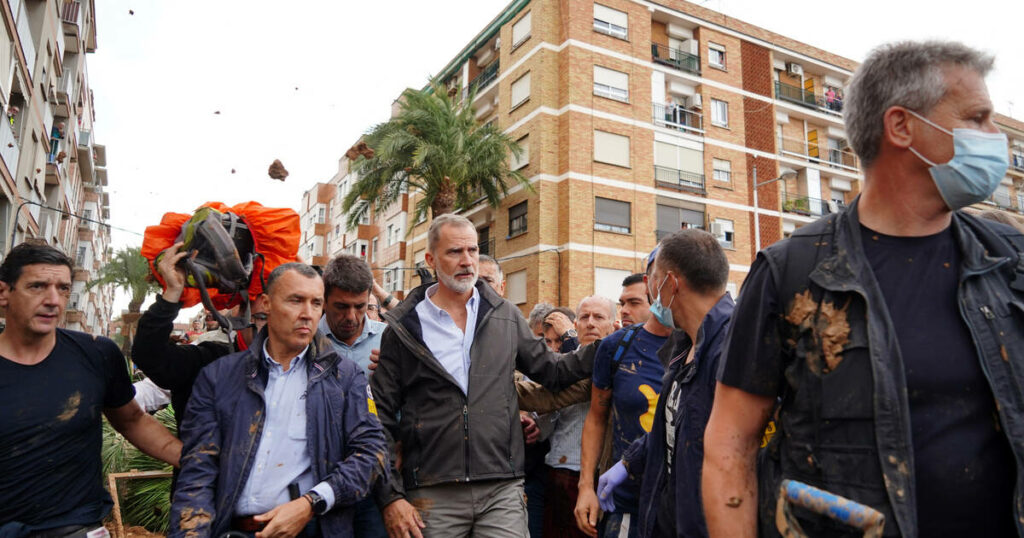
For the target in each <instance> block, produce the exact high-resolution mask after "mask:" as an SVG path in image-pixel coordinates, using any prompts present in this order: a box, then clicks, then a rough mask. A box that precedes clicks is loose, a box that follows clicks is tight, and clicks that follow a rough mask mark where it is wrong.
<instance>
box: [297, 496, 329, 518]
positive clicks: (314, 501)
mask: <svg viewBox="0 0 1024 538" xmlns="http://www.w3.org/2000/svg"><path fill="white" fill-rule="evenodd" d="M303 498H305V499H306V500H307V501H309V504H310V505H312V507H313V513H314V514H316V515H318V516H322V515H324V513H325V512H327V500H326V499H324V498H323V497H321V496H320V494H319V493H317V492H316V491H313V490H310V491H309V493H306V494H305V495H303Z"/></svg>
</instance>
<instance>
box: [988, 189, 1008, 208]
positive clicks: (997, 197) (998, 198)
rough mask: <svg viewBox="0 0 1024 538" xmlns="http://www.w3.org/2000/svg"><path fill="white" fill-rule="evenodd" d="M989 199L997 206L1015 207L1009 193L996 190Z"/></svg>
mask: <svg viewBox="0 0 1024 538" xmlns="http://www.w3.org/2000/svg"><path fill="white" fill-rule="evenodd" d="M989 201H991V202H992V203H993V204H995V205H996V207H998V208H1000V209H1013V204H1012V203H1011V202H1010V194H1009V193H1006V192H999V191H996V192H995V193H993V194H992V197H991V198H989Z"/></svg>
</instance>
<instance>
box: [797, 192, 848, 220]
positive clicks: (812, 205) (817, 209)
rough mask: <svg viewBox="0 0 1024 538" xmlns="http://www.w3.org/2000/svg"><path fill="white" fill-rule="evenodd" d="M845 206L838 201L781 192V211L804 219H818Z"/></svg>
mask: <svg viewBox="0 0 1024 538" xmlns="http://www.w3.org/2000/svg"><path fill="white" fill-rule="evenodd" d="M844 206H845V204H843V203H842V202H840V201H838V200H822V199H820V198H812V197H810V196H803V195H800V194H791V193H787V192H785V191H783V192H782V210H783V211H785V212H786V213H794V214H796V215H803V216H805V217H820V216H822V215H827V214H829V213H834V212H837V211H839V210H841V209H842V208H843V207H844Z"/></svg>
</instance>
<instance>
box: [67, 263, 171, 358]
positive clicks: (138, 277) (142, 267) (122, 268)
mask: <svg viewBox="0 0 1024 538" xmlns="http://www.w3.org/2000/svg"><path fill="white" fill-rule="evenodd" d="M141 250H142V249H141V248H140V247H126V248H123V249H121V250H118V251H117V252H115V253H114V257H113V258H112V259H111V260H110V262H108V263H107V264H106V265H104V266H103V267H101V268H100V270H99V276H97V278H96V279H94V280H91V281H89V283H88V284H86V285H85V287H86V289H89V288H92V287H94V286H104V285H108V284H111V285H114V286H116V287H117V288H119V289H122V290H124V291H126V292H128V293H130V294H131V299H129V301H128V314H126V315H124V316H122V317H121V320H122V321H123V322H124V328H123V330H122V332H123V334H124V346H123V347H122V350H123V351H124V352H125V355H126V356H127V355H129V354H130V350H131V348H132V336H133V335H134V334H135V324H136V323H138V321H139V317H140V316H141V314H140V311H141V309H142V302H143V301H145V300H146V295H148V294H149V292H151V291H159V290H160V288H159V285H158V284H157V283H156V281H155V280H154V279H152V278H151V277H150V276H149V262H148V261H146V258H144V257H142V254H141V253H140V252H141Z"/></svg>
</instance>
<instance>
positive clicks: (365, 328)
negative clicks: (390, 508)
mask: <svg viewBox="0 0 1024 538" xmlns="http://www.w3.org/2000/svg"><path fill="white" fill-rule="evenodd" d="M323 278H324V291H325V302H324V317H322V318H320V325H319V327H318V328H319V329H320V332H321V333H322V334H324V335H326V336H327V338H328V339H329V340H330V341H331V343H333V344H334V349H335V350H337V352H338V355H341V356H342V357H345V358H346V359H349V360H351V361H352V362H354V363H356V364H358V365H359V367H360V368H362V369H363V372H364V373H365V374H366V377H367V378H369V377H370V373H371V372H370V369H369V365H370V352H371V351H372V350H374V349H380V335H381V333H383V332H384V328H385V327H387V324H386V323H383V322H380V321H374V320H372V319H370V318H369V316H368V314H367V312H368V310H367V309H368V307H369V305H370V301H371V300H372V294H371V293H370V291H371V290H372V289H373V273H372V272H370V265H369V264H368V263H366V262H365V261H364V260H363V259H361V258H357V257H356V256H352V255H350V254H341V255H339V256H338V257H336V258H334V259H333V260H331V261H330V263H328V264H327V267H326V268H325V269H324V276H323ZM354 527H355V531H356V536H357V537H358V538H387V535H388V533H387V530H385V528H384V520H383V519H381V517H380V510H379V509H378V508H377V503H376V502H374V500H373V498H372V497H367V498H366V499H363V500H361V501H359V503H358V504H356V515H355V521H354Z"/></svg>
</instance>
